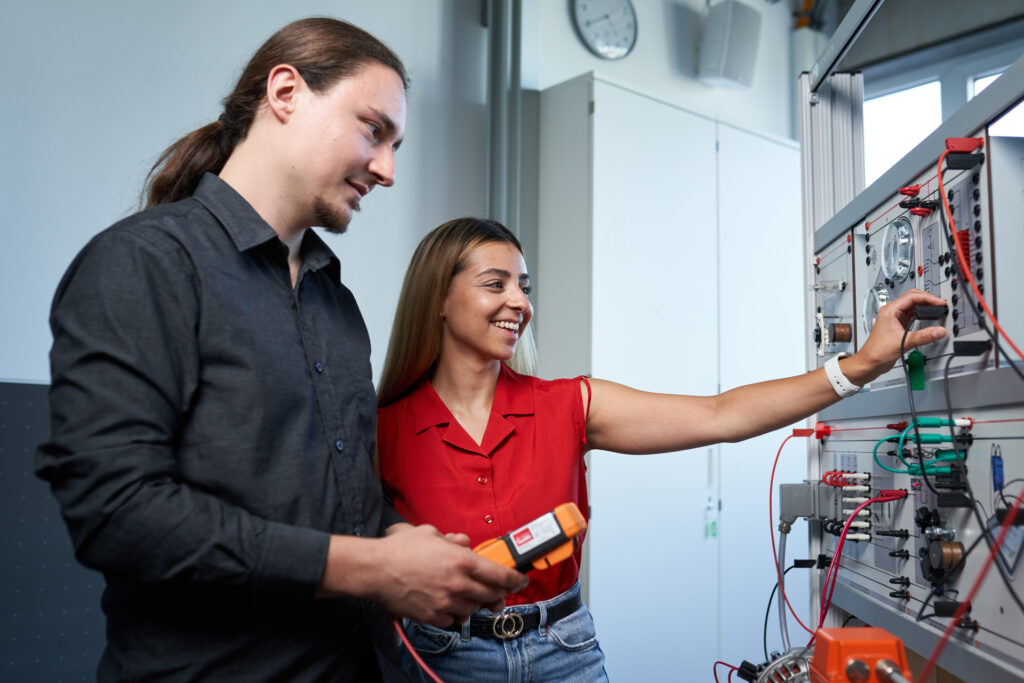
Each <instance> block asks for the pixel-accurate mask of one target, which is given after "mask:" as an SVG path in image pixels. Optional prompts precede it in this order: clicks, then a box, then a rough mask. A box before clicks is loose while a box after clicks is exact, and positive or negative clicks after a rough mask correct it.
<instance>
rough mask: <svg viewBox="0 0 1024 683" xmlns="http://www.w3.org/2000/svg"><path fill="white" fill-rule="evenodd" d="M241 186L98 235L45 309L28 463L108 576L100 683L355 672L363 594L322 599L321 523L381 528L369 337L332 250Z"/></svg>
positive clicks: (363, 642) (366, 619) (372, 627)
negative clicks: (296, 267) (292, 238)
mask: <svg viewBox="0 0 1024 683" xmlns="http://www.w3.org/2000/svg"><path fill="white" fill-rule="evenodd" d="M301 249H302V251H301V254H302V267H301V270H300V272H299V275H298V280H297V284H296V286H295V287H294V288H293V287H292V284H291V277H290V273H289V268H288V261H287V254H288V252H287V248H286V247H285V245H284V244H283V243H282V242H281V241H280V240H279V239H278V237H277V235H276V233H275V232H274V231H273V229H272V228H271V227H270V226H269V225H268V224H267V223H266V222H264V221H263V220H262V219H261V218H260V216H259V215H258V214H257V213H256V211H255V210H254V209H253V208H252V207H251V206H250V205H249V204H248V203H247V202H246V201H245V200H244V199H243V198H242V197H241V196H240V195H238V194H237V193H236V192H235V191H234V190H233V189H232V188H231V187H229V186H228V185H227V184H226V183H224V182H223V181H221V180H220V179H219V178H217V177H216V176H213V175H209V174H208V175H206V176H204V178H203V179H202V181H201V182H200V185H199V187H198V189H197V190H196V193H195V194H194V195H193V196H192V197H191V198H189V199H186V200H183V201H180V202H176V203H173V204H167V205H162V206H159V207H156V208H154V209H150V210H147V211H144V212H142V213H140V214H137V215H135V216H132V217H130V218H127V219H125V220H123V221H121V222H120V223H117V224H116V225H114V226H113V227H111V228H109V229H108V230H106V231H104V232H102V233H100V234H99V235H98V236H96V237H95V238H94V239H93V240H92V241H91V242H90V243H89V244H88V245H87V246H86V247H85V248H84V249H83V250H82V252H81V253H80V254H79V255H78V256H77V258H76V259H75V260H74V262H73V263H72V264H71V266H70V268H69V269H68V271H67V273H66V274H65V276H64V279H63V280H62V281H61V283H60V286H59V287H58V289H57V293H56V296H55V298H54V303H53V309H52V311H51V320H50V322H51V328H52V330H53V336H54V344H53V350H52V352H51V356H50V360H51V369H52V387H51V391H50V399H51V409H52V414H53V424H52V428H53V429H52V437H51V440H50V441H49V442H48V443H46V444H44V445H43V446H42V447H40V450H39V452H38V454H37V461H36V466H37V472H38V474H39V475H40V476H41V477H43V478H44V479H46V480H48V481H49V482H50V484H51V486H52V488H53V491H54V494H55V496H56V497H57V499H58V500H59V502H60V504H61V508H62V511H63V515H64V518H65V520H66V522H67V524H68V527H69V529H70V532H71V536H72V540H73V542H74V545H75V548H76V552H77V556H78V558H79V559H80V560H81V561H82V562H83V563H84V564H86V565H87V566H89V567H93V568H95V569H98V570H100V571H102V572H103V574H104V575H105V577H106V580H107V588H106V591H105V592H104V596H103V609H104V611H105V612H106V615H107V636H108V646H107V649H106V651H105V652H104V655H103V658H102V660H101V663H100V668H99V677H100V679H101V680H122V679H147V680H148V679H150V678H158V679H170V680H192V679H209V680H247V681H254V680H288V681H299V680H363V679H364V677H365V676H366V675H368V674H367V669H366V668H365V667H367V666H368V667H369V670H370V671H371V673H370V674H369V675H371V676H376V675H379V674H377V673H376V672H375V669H376V664H375V663H374V662H373V659H374V657H373V648H372V646H371V635H370V634H371V633H373V634H377V635H379V636H380V637H381V638H385V636H384V635H383V634H384V633H385V631H386V628H385V627H386V620H385V615H384V614H383V613H382V611H381V610H380V609H379V608H378V607H375V606H373V605H372V604H371V603H366V602H363V601H359V600H353V599H330V600H322V599H315V598H314V597H313V596H314V592H315V591H316V589H317V587H318V585H319V582H320V578H321V575H322V572H323V569H324V566H325V562H326V556H327V546H328V541H329V534H330V533H340V534H351V535H357V536H358V535H365V536H377V535H379V534H380V532H381V525H382V511H383V508H382V500H381V491H380V486H379V484H378V482H377V479H376V477H375V476H374V473H373V467H372V455H373V450H374V438H375V436H374V434H375V427H374V425H375V419H376V403H375V399H374V390H373V384H372V380H371V369H370V342H369V336H368V334H367V331H366V326H365V324H364V322H363V318H362V316H361V314H360V312H359V308H358V307H357V305H356V302H355V299H354V298H353V296H352V293H351V292H350V291H349V290H348V289H347V288H346V287H345V286H343V285H342V284H341V282H340V265H339V263H338V260H337V258H336V257H335V256H334V254H333V253H332V252H331V250H330V249H329V248H328V247H327V246H326V245H325V244H324V243H323V241H322V240H321V239H320V238H319V237H318V236H317V235H316V234H314V232H313V231H312V230H307V231H306V233H305V236H304V239H303V242H302V247H301Z"/></svg>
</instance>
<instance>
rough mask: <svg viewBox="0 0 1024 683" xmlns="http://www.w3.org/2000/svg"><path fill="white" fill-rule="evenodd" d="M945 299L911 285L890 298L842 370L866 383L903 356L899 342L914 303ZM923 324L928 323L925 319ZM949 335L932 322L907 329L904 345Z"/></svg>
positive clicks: (928, 303) (931, 303) (906, 348)
mask: <svg viewBox="0 0 1024 683" xmlns="http://www.w3.org/2000/svg"><path fill="white" fill-rule="evenodd" d="M945 305H946V302H945V301H943V300H942V299H940V298H938V297H937V296H932V295H931V294H928V293H927V292H922V291H921V290H920V289H911V290H910V291H908V292H907V293H906V294H903V295H902V296H900V297H899V298H897V299H894V300H893V301H891V302H889V303H888V304H886V305H885V306H882V308H880V309H879V311H878V318H877V319H876V320H875V325H874V327H872V328H871V334H870V335H869V336H868V338H867V340H866V341H865V342H864V344H863V346H861V349H860V351H859V352H857V354H856V355H855V356H854V357H852V358H848V359H846V360H844V361H843V362H842V368H843V374H845V375H846V376H847V377H848V378H849V379H850V381H851V382H853V383H854V384H858V385H860V386H863V385H865V384H867V383H868V382H870V381H872V380H874V379H875V378H876V377H878V376H879V375H881V374H882V373H884V372H887V371H888V370H889V369H890V368H892V366H893V365H894V364H895V363H896V360H897V359H898V358H899V357H900V342H901V341H902V340H903V333H904V332H905V331H906V329H907V325H909V324H910V321H911V319H913V317H914V307H915V306H945ZM924 324H928V323H927V322H925V323H924ZM945 336H946V330H945V328H943V327H938V326H934V325H933V326H930V327H925V328H923V329H920V330H914V331H912V332H909V333H907V340H906V343H905V344H904V346H903V350H904V351H909V350H911V349H913V348H916V347H918V346H923V345H925V344H930V343H932V342H934V341H938V340H939V339H942V338H943V337H945Z"/></svg>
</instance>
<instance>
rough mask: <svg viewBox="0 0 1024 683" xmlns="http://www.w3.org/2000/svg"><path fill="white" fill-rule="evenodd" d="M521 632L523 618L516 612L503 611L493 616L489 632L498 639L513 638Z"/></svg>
mask: <svg viewBox="0 0 1024 683" xmlns="http://www.w3.org/2000/svg"><path fill="white" fill-rule="evenodd" d="M522 632H523V618H522V617H521V616H519V614H517V613H516V612H505V613H504V614H499V615H498V616H496V617H494V620H493V621H492V622H491V633H493V634H494V637H495V638H498V639H499V640H506V639H508V638H515V637H516V636H518V635H519V634H520V633H522Z"/></svg>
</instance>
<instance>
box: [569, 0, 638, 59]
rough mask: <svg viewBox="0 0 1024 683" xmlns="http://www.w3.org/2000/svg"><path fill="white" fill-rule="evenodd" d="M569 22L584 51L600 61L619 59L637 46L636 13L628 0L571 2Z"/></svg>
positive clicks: (573, 0) (582, 0) (571, 0)
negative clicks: (587, 51) (570, 19)
mask: <svg viewBox="0 0 1024 683" xmlns="http://www.w3.org/2000/svg"><path fill="white" fill-rule="evenodd" d="M570 4H571V7H572V23H573V26H574V27H575V28H576V33H577V34H579V37H580V40H582V41H583V44H584V45H586V46H587V49H588V50H590V51H591V52H593V53H594V54H595V55H597V56H598V57H601V58H602V59H622V58H623V57H625V56H626V55H628V54H629V53H630V51H631V50H632V49H633V46H634V45H636V11H635V10H634V9H633V3H632V2H630V0H570Z"/></svg>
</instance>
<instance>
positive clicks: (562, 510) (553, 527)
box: [473, 503, 587, 572]
mask: <svg viewBox="0 0 1024 683" xmlns="http://www.w3.org/2000/svg"><path fill="white" fill-rule="evenodd" d="M586 530H587V520H585V519H583V515H582V514H580V509H579V508H578V507H576V503H562V504H561V505H559V506H558V507H556V508H555V509H554V510H552V511H551V512H548V513H545V514H543V515H541V516H540V517H538V518H537V519H535V520H533V521H532V522H530V523H529V524H527V525H526V526H522V527H519V528H518V529H516V530H515V531H512V532H510V533H508V534H505V535H504V536H502V537H501V538H492V539H490V540H488V541H484V542H483V543H481V544H480V545H478V546H477V547H475V548H473V552H475V553H477V554H478V555H481V556H483V557H486V558H487V559H489V560H492V561H494V562H497V563H498V564H503V565H505V566H506V567H512V568H514V569H516V570H518V571H521V572H525V571H527V570H529V569H547V568H548V567H550V566H551V565H553V564H558V563H559V562H561V561H562V560H566V559H568V558H569V557H570V556H571V555H572V551H573V539H574V538H576V537H577V536H579V535H580V534H582V533H583V532H584V531H586Z"/></svg>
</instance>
